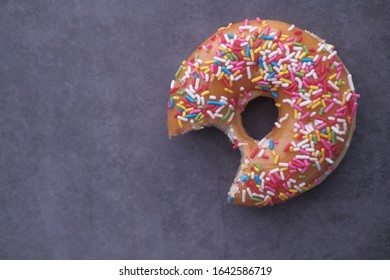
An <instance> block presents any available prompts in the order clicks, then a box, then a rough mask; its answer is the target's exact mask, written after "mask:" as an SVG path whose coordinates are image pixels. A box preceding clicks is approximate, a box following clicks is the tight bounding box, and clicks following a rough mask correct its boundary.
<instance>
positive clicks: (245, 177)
mask: <svg viewBox="0 0 390 280" xmlns="http://www.w3.org/2000/svg"><path fill="white" fill-rule="evenodd" d="M241 180H242V181H249V177H248V176H246V175H242V176H241Z"/></svg>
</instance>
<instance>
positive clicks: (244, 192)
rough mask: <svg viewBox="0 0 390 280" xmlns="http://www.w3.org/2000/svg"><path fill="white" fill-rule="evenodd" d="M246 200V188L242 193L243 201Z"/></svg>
mask: <svg viewBox="0 0 390 280" xmlns="http://www.w3.org/2000/svg"><path fill="white" fill-rule="evenodd" d="M245 200H246V191H245V190H242V195H241V201H242V203H245Z"/></svg>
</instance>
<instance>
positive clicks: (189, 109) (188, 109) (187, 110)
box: [184, 107, 194, 113]
mask: <svg viewBox="0 0 390 280" xmlns="http://www.w3.org/2000/svg"><path fill="white" fill-rule="evenodd" d="M192 110H194V107H190V108H187V109H185V110H184V112H186V113H188V112H191V111H192Z"/></svg>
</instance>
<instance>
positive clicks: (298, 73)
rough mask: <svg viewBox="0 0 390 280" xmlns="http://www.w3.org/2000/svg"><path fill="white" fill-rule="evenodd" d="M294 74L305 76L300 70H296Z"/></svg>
mask: <svg viewBox="0 0 390 280" xmlns="http://www.w3.org/2000/svg"><path fill="white" fill-rule="evenodd" d="M294 75H295V76H300V77H303V76H305V75H304V74H303V73H302V72H298V71H297V72H295V73H294Z"/></svg>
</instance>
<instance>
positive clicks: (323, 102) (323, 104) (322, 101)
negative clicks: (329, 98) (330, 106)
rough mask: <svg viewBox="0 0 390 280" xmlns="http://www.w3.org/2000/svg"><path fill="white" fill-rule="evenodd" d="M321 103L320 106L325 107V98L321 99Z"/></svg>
mask: <svg viewBox="0 0 390 280" xmlns="http://www.w3.org/2000/svg"><path fill="white" fill-rule="evenodd" d="M321 104H322V107H324V108H326V103H325V100H323V99H322V100H321Z"/></svg>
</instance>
